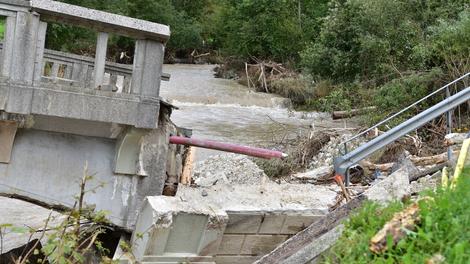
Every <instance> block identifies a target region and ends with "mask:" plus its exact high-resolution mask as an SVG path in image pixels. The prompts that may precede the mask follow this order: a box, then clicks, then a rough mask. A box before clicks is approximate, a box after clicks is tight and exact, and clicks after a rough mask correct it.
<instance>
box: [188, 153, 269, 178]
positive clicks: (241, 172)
mask: <svg viewBox="0 0 470 264" xmlns="http://www.w3.org/2000/svg"><path fill="white" fill-rule="evenodd" d="M193 178H194V182H195V184H196V185H198V186H212V185H215V184H221V183H227V184H228V183H231V184H260V183H261V182H262V180H263V178H266V174H265V173H264V172H263V170H261V169H260V168H259V167H258V166H257V165H256V164H255V163H254V162H253V161H251V160H250V159H249V158H247V157H245V156H242V155H236V154H223V155H218V156H213V157H210V158H209V159H207V160H204V161H201V162H198V163H196V165H195V167H194V175H193Z"/></svg>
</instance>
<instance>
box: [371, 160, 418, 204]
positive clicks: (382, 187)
mask: <svg viewBox="0 0 470 264" xmlns="http://www.w3.org/2000/svg"><path fill="white" fill-rule="evenodd" d="M410 171H412V170H410V169H409V168H408V167H406V166H405V167H402V168H400V169H398V170H397V171H395V172H394V173H392V174H390V175H389V176H388V177H386V178H385V179H383V180H380V181H378V182H377V183H375V184H374V185H372V186H371V187H370V188H369V189H368V190H366V191H365V192H364V195H365V196H366V197H367V198H368V199H369V200H372V201H377V202H379V203H382V204H385V203H388V202H391V201H394V200H400V199H401V198H403V197H404V196H406V195H408V194H409V193H410V182H409V177H410Z"/></svg>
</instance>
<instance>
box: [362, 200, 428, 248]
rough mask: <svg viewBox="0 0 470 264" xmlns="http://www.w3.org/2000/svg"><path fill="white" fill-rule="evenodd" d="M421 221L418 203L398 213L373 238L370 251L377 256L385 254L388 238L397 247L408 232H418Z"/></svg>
mask: <svg viewBox="0 0 470 264" xmlns="http://www.w3.org/2000/svg"><path fill="white" fill-rule="evenodd" d="M419 221H420V219H419V206H418V204H417V203H414V204H412V205H411V206H409V207H407V208H406V209H405V210H403V211H401V212H398V213H396V214H395V215H394V216H393V218H392V220H390V221H389V222H387V223H386V224H385V225H384V227H383V228H382V229H381V230H380V231H379V232H378V233H377V234H376V235H375V236H373V237H372V238H371V240H370V247H369V249H370V251H372V252H374V253H376V254H380V253H383V252H385V251H386V250H387V237H389V236H391V237H392V239H393V240H392V241H393V245H396V244H397V243H398V242H399V241H400V240H401V239H403V238H404V237H406V235H407V231H408V230H411V231H414V230H416V225H417V223H418V222H419Z"/></svg>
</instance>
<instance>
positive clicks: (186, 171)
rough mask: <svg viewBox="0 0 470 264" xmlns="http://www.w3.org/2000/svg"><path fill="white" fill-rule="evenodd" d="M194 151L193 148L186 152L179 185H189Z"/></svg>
mask: <svg viewBox="0 0 470 264" xmlns="http://www.w3.org/2000/svg"><path fill="white" fill-rule="evenodd" d="M195 152H196V149H195V148H194V147H189V149H188V152H186V155H185V159H184V161H183V173H182V174H181V180H180V181H181V184H184V185H189V184H191V174H192V171H193V163H194V154H195Z"/></svg>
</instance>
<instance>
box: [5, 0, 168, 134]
mask: <svg viewBox="0 0 470 264" xmlns="http://www.w3.org/2000/svg"><path fill="white" fill-rule="evenodd" d="M0 16H4V17H6V20H5V21H6V23H5V34H4V40H3V48H2V50H1V57H0V76H1V77H2V78H1V80H3V82H4V83H8V85H9V87H8V90H10V91H9V92H7V91H6V90H7V88H6V87H5V88H3V89H4V90H5V91H0V95H3V94H5V98H3V100H0V110H6V111H8V112H12V113H17V114H40V115H54V116H59V117H65V118H75V119H85V120H92V121H100V122H112V123H117V124H125V125H133V126H136V127H140V128H154V127H155V126H156V124H157V123H158V122H157V120H158V111H159V105H160V97H159V92H160V81H161V80H162V79H163V80H165V79H168V75H164V74H163V73H162V65H163V58H164V50H165V43H166V41H167V40H168V39H169V36H170V29H169V27H168V26H165V25H161V24H157V23H153V22H148V21H143V20H139V19H134V18H130V17H125V16H121V15H116V14H111V13H107V12H102V11H98V10H92V9H88V8H83V7H79V6H74V5H69V4H65V3H61V2H56V1H50V0H30V1H24V0H8V1H2V2H1V3H0ZM50 22H54V23H59V24H68V25H73V26H77V27H86V28H88V29H92V30H95V31H96V33H97V40H96V50H95V56H94V58H91V57H85V56H79V55H74V54H69V53H64V52H59V51H53V50H47V49H45V40H46V34H47V27H48V23H50ZM110 33H113V34H118V35H122V36H126V37H130V38H133V39H135V46H136V47H135V52H134V54H135V56H134V61H133V65H125V64H118V63H113V62H109V61H106V53H107V46H108V35H109V34H110ZM71 41H73V40H71ZM0 84H1V81H0ZM13 89H14V91H13V92H12V90H13ZM35 90H38V91H39V90H40V92H37V93H36V92H34V91H35ZM59 91H60V93H59ZM65 92H69V94H67V93H65ZM98 98H102V99H98ZM105 98H111V100H110V99H105ZM113 98H114V99H115V100H117V101H114V102H113V100H114V99H113ZM50 100H52V101H51V102H49V101H50ZM2 101H3V102H2ZM79 102H80V107H78V106H77V107H75V108H73V107H70V106H73V105H74V104H77V103H79ZM2 103H3V105H2ZM64 105H67V106H69V107H64ZM92 110H93V112H91V111H92ZM109 113H113V115H110V114H109Z"/></svg>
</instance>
